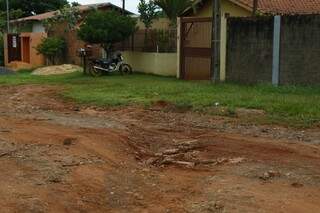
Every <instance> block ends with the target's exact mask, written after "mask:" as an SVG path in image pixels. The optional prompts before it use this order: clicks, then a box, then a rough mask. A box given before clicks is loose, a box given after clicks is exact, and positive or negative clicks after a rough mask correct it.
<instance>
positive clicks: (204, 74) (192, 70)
mask: <svg viewBox="0 0 320 213" xmlns="http://www.w3.org/2000/svg"><path fill="white" fill-rule="evenodd" d="M180 32H181V36H180V38H181V46H180V47H181V48H180V57H181V58H180V63H181V64H180V70H181V73H180V75H181V77H182V78H183V79H186V80H210V79H211V78H212V75H211V66H212V65H211V64H212V63H211V61H212V45H211V43H212V39H211V35H212V18H193V17H192V18H181V29H180Z"/></svg>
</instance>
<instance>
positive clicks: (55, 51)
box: [36, 37, 66, 64]
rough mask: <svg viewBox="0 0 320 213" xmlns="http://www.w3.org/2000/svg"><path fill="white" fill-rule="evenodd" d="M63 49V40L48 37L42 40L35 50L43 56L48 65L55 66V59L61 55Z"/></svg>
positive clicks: (64, 44)
mask: <svg viewBox="0 0 320 213" xmlns="http://www.w3.org/2000/svg"><path fill="white" fill-rule="evenodd" d="M65 48H66V43H65V40H64V39H62V38H59V37H48V38H44V39H43V40H42V42H41V43H40V44H39V45H38V46H37V47H36V50H37V51H38V53H40V54H43V55H44V56H45V57H46V58H47V60H48V61H49V62H50V64H55V63H56V59H57V57H58V56H59V55H61V54H63V52H64V50H65ZM47 64H48V63H47Z"/></svg>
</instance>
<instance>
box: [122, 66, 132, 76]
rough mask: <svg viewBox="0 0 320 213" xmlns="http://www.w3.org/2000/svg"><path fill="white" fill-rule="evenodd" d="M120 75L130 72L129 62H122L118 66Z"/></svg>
mask: <svg viewBox="0 0 320 213" xmlns="http://www.w3.org/2000/svg"><path fill="white" fill-rule="evenodd" d="M119 71H120V73H121V75H130V74H132V67H131V66H130V65H129V64H122V65H121V66H120V68H119Z"/></svg>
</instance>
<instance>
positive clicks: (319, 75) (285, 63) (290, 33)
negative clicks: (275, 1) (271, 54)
mask: <svg viewBox="0 0 320 213" xmlns="http://www.w3.org/2000/svg"><path fill="white" fill-rule="evenodd" d="M281 28H282V30H281V45H280V83H281V84H303V85H309V84H320V15H308V16H284V17H282V22H281Z"/></svg>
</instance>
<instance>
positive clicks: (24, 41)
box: [22, 37, 30, 63]
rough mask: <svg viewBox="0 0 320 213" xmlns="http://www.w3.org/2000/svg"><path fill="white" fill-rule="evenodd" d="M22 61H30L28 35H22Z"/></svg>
mask: <svg viewBox="0 0 320 213" xmlns="http://www.w3.org/2000/svg"><path fill="white" fill-rule="evenodd" d="M22 61H23V62H26V63H30V37H22Z"/></svg>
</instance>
